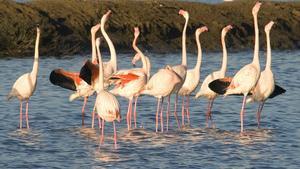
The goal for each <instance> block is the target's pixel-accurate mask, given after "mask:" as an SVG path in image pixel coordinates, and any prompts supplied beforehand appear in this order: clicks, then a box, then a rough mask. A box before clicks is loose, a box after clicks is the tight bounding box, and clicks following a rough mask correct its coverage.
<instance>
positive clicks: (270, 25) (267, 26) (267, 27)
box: [265, 21, 275, 32]
mask: <svg viewBox="0 0 300 169" xmlns="http://www.w3.org/2000/svg"><path fill="white" fill-rule="evenodd" d="M274 24H275V22H274V21H270V22H269V23H268V24H267V25H266V26H265V32H270V30H271V28H272V26H273V25H274Z"/></svg>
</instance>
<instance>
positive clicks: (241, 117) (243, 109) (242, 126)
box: [240, 95, 247, 133]
mask: <svg viewBox="0 0 300 169" xmlns="http://www.w3.org/2000/svg"><path fill="white" fill-rule="evenodd" d="M246 98H247V95H244V98H243V104H242V109H241V113H240V119H241V133H243V132H244V113H245V104H246Z"/></svg>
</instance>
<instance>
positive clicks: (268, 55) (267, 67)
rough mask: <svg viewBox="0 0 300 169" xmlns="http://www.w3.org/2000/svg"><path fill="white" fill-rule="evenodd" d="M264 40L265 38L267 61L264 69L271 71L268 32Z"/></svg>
mask: <svg viewBox="0 0 300 169" xmlns="http://www.w3.org/2000/svg"><path fill="white" fill-rule="evenodd" d="M266 38H267V61H266V68H265V69H269V70H271V60H272V56H271V55H272V54H271V44H270V31H267V32H266Z"/></svg>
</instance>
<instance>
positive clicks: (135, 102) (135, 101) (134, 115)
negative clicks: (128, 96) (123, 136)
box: [133, 96, 139, 128]
mask: <svg viewBox="0 0 300 169" xmlns="http://www.w3.org/2000/svg"><path fill="white" fill-rule="evenodd" d="M138 97H139V96H136V97H135V100H134V112H133V118H134V128H136V105H137V100H138Z"/></svg>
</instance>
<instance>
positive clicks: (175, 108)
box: [174, 93, 180, 129]
mask: <svg viewBox="0 0 300 169" xmlns="http://www.w3.org/2000/svg"><path fill="white" fill-rule="evenodd" d="M177 101H178V93H176V98H175V106H174V116H175V119H176V122H177V126H178V129H180V123H179V119H178V116H177V113H176V111H177Z"/></svg>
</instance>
